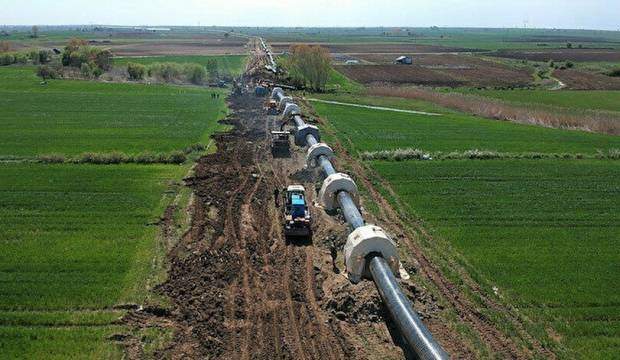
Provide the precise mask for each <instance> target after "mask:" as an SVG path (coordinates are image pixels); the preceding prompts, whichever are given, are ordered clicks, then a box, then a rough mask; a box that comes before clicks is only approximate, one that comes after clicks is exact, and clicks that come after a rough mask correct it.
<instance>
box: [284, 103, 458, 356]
mask: <svg viewBox="0 0 620 360" xmlns="http://www.w3.org/2000/svg"><path fill="white" fill-rule="evenodd" d="M283 96H284V94H281V96H278V101H280V100H281V98H282V97H283ZM293 120H294V122H295V125H296V126H297V127H298V128H299V127H301V126H304V125H305V122H304V120H303V119H302V117H301V116H298V115H296V116H294V117H293ZM306 141H307V145H308V146H313V145H315V144H317V143H318V141H317V139H316V138H315V137H314V136H313V135H308V136H306ZM318 163H319V165H320V166H321V168H322V169H323V172H325V175H326V176H330V175H333V174H335V173H336V170H335V169H334V166H333V165H332V163H331V161H330V160H329V159H328V158H327V157H326V156H324V155H321V156H319V158H318ZM337 199H338V203H339V205H340V209H341V210H342V213H343V214H344V217H345V219H346V220H347V223H348V224H349V226H351V228H352V229H353V230H355V229H357V228H359V227H362V226H364V225H365V221H364V218H363V217H362V214H361V213H360V211H359V209H358V208H357V206H356V205H355V202H354V201H353V198H352V197H351V194H349V193H348V192H346V191H341V192H339V193H338V195H337ZM369 261H370V262H369V265H368V266H369V269H370V273H371V275H372V278H373V281H374V282H375V285H376V286H377V289H378V290H379V294H380V295H381V298H382V299H383V302H384V303H385V304H386V307H387V309H388V311H389V312H390V315H391V316H392V319H393V320H394V322H395V323H396V326H397V327H398V330H399V331H400V333H401V334H402V336H403V339H404V341H405V344H404V346H405V347H406V350H407V351H409V352H411V353H415V354H416V355H417V356H418V358H419V359H422V360H444V359H448V354H447V353H446V352H445V351H444V350H443V348H442V347H441V346H440V345H439V343H437V342H436V341H435V339H434V338H433V335H432V334H431V333H430V331H428V329H427V328H426V326H424V324H423V323H422V320H420V317H419V316H418V315H417V314H416V313H415V311H414V310H413V306H412V305H411V302H410V301H409V299H407V296H405V294H404V293H403V291H402V290H401V288H400V286H399V285H398V281H397V280H396V277H395V276H394V274H393V273H392V270H391V269H390V266H389V265H388V263H387V262H386V261H385V259H384V258H382V257H381V256H374V257H372V259H370V260H369Z"/></svg>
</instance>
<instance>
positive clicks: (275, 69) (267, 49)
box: [259, 38, 278, 74]
mask: <svg viewBox="0 0 620 360" xmlns="http://www.w3.org/2000/svg"><path fill="white" fill-rule="evenodd" d="M259 40H260V44H261V47H262V48H263V51H264V52H265V54H267V60H269V64H267V65H265V68H266V69H267V70H269V71H271V72H273V73H274V74H275V73H277V72H278V64H276V60H275V59H274V57H273V52H272V51H271V48H270V47H269V46H267V44H266V43H265V39H263V38H259Z"/></svg>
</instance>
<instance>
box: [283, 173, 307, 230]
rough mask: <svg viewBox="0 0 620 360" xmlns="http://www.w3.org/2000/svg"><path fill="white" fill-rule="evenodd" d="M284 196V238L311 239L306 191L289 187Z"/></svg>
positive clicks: (299, 186)
mask: <svg viewBox="0 0 620 360" xmlns="http://www.w3.org/2000/svg"><path fill="white" fill-rule="evenodd" d="M284 196H285V199H284V204H285V206H284V236H286V237H287V238H290V237H305V238H309V237H311V236H312V222H311V217H310V209H309V208H308V203H307V202H306V189H305V188H304V187H303V186H301V185H291V186H289V187H288V188H287V189H286V193H285V194H284Z"/></svg>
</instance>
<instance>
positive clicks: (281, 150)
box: [271, 131, 291, 158]
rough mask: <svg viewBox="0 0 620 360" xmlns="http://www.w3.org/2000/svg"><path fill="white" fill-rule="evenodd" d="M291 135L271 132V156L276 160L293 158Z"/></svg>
mask: <svg viewBox="0 0 620 360" xmlns="http://www.w3.org/2000/svg"><path fill="white" fill-rule="evenodd" d="M290 136H291V134H290V133H289V132H288V131H272V132H271V154H272V155H273V157H275V158H283V157H289V156H291V141H290Z"/></svg>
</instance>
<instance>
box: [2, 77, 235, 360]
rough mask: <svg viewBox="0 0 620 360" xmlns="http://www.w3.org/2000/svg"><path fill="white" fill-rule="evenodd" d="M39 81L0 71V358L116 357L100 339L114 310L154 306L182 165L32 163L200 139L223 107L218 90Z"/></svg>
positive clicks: (113, 320) (171, 146)
mask: <svg viewBox="0 0 620 360" xmlns="http://www.w3.org/2000/svg"><path fill="white" fill-rule="evenodd" d="M39 81H40V80H38V79H37V78H36V77H35V76H34V69H33V68H31V67H4V68H0V108H1V109H2V111H1V112H0V126H2V128H3V131H2V132H0V154H1V155H2V156H1V157H2V158H4V159H5V160H0V283H2V286H1V287H0V349H1V351H0V357H1V358H46V359H49V358H52V359H67V358H85V359H86V358H88V359H91V358H121V357H122V350H121V349H120V348H119V347H118V346H116V345H114V343H113V342H112V341H109V340H107V338H108V337H109V336H111V335H113V334H119V333H120V334H122V333H126V332H127V329H125V328H124V327H123V326H121V325H120V323H119V322H118V320H119V319H120V318H121V317H122V316H123V314H124V313H125V311H122V310H117V309H116V306H117V305H122V304H145V302H146V301H149V302H157V301H159V300H158V299H157V298H155V297H154V295H153V294H151V293H150V289H151V287H152V286H153V285H155V284H156V283H157V281H161V277H162V272H163V271H164V270H165V269H164V268H163V266H164V265H163V264H161V261H160V260H157V259H159V258H160V257H162V256H163V252H162V249H161V244H159V241H158V236H159V226H158V225H157V224H158V222H159V220H160V217H161V215H162V213H163V211H164V208H165V207H166V206H167V205H168V204H169V203H170V202H171V201H172V198H173V197H174V195H175V194H176V192H177V191H178V184H179V181H180V180H181V179H182V178H183V176H184V175H185V174H186V173H187V172H188V170H189V167H190V165H189V164H188V165H184V166H177V165H136V164H127V165H92V164H56V165H45V164H41V163H36V162H32V158H33V157H34V156H36V155H40V154H47V153H61V154H66V155H71V154H79V153H82V152H107V151H114V150H116V151H122V152H126V153H137V152H142V151H151V152H160V151H170V150H182V149H185V148H186V147H187V146H189V145H191V144H193V143H197V142H202V143H204V144H207V143H208V142H209V136H210V135H211V134H212V133H213V132H214V131H216V130H218V129H222V126H221V125H219V124H218V123H217V120H218V119H221V118H222V117H223V116H224V115H225V114H226V113H227V112H228V110H227V108H226V105H225V100H224V99H225V96H221V97H220V98H219V99H216V100H214V99H211V97H210V96H209V95H210V94H211V93H212V92H214V91H218V92H220V93H221V94H222V95H225V93H224V91H223V90H210V89H203V88H197V87H180V86H170V85H156V86H149V85H138V84H112V83H100V82H89V81H70V80H53V81H50V82H49V83H48V84H47V85H43V86H42V85H40V84H39ZM6 159H8V160H6ZM155 260H157V261H155Z"/></svg>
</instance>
